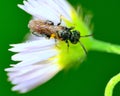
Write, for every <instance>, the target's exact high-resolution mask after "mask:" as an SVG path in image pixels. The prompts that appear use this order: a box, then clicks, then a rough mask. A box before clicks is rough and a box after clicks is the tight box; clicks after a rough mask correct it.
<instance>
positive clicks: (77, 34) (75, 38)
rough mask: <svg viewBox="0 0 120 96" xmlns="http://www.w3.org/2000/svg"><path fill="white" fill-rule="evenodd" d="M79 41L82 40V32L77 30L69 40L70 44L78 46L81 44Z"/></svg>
mask: <svg viewBox="0 0 120 96" xmlns="http://www.w3.org/2000/svg"><path fill="white" fill-rule="evenodd" d="M79 39H80V32H79V31H77V30H74V31H72V32H71V36H70V38H69V40H70V42H71V43H73V44H76V43H78V42H79Z"/></svg>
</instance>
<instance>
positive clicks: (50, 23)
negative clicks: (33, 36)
mask: <svg viewBox="0 0 120 96" xmlns="http://www.w3.org/2000/svg"><path fill="white" fill-rule="evenodd" d="M45 24H48V25H54V23H53V22H52V21H50V20H46V21H45Z"/></svg>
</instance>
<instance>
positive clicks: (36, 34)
mask: <svg viewBox="0 0 120 96" xmlns="http://www.w3.org/2000/svg"><path fill="white" fill-rule="evenodd" d="M32 34H33V35H35V36H37V37H40V36H41V35H40V34H38V33H37V32H32Z"/></svg>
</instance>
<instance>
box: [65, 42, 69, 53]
mask: <svg viewBox="0 0 120 96" xmlns="http://www.w3.org/2000/svg"><path fill="white" fill-rule="evenodd" d="M65 42H66V43H67V51H68V52H69V42H68V40H66V41H65Z"/></svg>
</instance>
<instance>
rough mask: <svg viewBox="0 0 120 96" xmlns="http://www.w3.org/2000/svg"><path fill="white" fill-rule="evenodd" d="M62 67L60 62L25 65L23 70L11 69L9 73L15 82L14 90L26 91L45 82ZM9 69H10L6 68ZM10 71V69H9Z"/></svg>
mask: <svg viewBox="0 0 120 96" xmlns="http://www.w3.org/2000/svg"><path fill="white" fill-rule="evenodd" d="M61 69H62V67H60V66H59V65H58V64H50V63H48V64H39V63H38V64H36V65H35V66H31V67H30V66H29V67H24V68H23V69H22V70H21V68H20V69H19V70H17V71H16V70H15V71H13V70H11V72H10V73H9V74H8V75H9V79H10V80H12V83H13V84H16V85H15V86H14V87H13V88H12V90H13V91H19V92H21V93H25V92H27V91H30V90H31V89H33V88H35V87H37V86H39V85H41V84H43V83H45V82H46V81H48V80H49V79H51V78H52V77H53V76H54V75H56V73H58V72H59V71H60V70H61ZM6 71H8V70H6ZM9 71H10V70H9Z"/></svg>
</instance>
